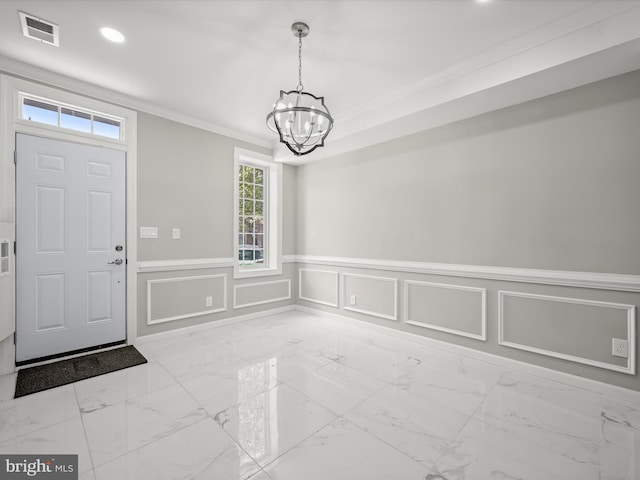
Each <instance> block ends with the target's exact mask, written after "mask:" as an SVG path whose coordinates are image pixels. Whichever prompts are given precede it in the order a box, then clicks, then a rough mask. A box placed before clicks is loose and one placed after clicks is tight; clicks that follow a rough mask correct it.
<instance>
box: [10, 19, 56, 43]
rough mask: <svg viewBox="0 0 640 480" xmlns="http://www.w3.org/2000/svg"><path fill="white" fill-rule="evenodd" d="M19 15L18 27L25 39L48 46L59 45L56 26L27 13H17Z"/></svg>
mask: <svg viewBox="0 0 640 480" xmlns="http://www.w3.org/2000/svg"><path fill="white" fill-rule="evenodd" d="M18 14H19V15H20V25H21V26H22V34H23V35H24V36H25V37H28V38H33V39H34V40H39V41H41V42H44V43H48V44H49V45H55V46H56V47H57V46H58V45H60V41H59V38H58V25H56V24H55V23H51V22H49V21H47V20H43V19H42V18H38V17H34V16H33V15H29V14H28V13H24V12H18Z"/></svg>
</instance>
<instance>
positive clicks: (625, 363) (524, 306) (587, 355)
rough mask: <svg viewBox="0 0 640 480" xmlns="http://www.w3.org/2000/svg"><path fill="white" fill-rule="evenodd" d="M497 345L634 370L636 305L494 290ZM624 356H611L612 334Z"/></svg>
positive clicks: (628, 371)
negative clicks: (620, 343) (626, 351)
mask: <svg viewBox="0 0 640 480" xmlns="http://www.w3.org/2000/svg"><path fill="white" fill-rule="evenodd" d="M498 295H499V314H498V315H499V343H500V345H504V346H508V347H512V348H517V349H520V350H526V351H529V352H535V353H539V354H542V355H548V356H551V357H556V358H560V359H563V360H570V361H573V362H578V363H583V364H586V365H591V366H595V367H600V368H604V369H608V370H613V371H617V372H623V373H628V374H631V375H634V374H635V365H636V361H635V354H636V353H635V352H636V334H635V321H636V307H635V305H625V304H618V303H611V302H601V301H594V300H586V299H580V298H564V297H555V296H549V295H538V294H530V293H522V292H509V291H500V292H499V294H498ZM613 338H618V339H622V340H627V341H628V342H629V358H620V357H616V356H614V355H612V339H613Z"/></svg>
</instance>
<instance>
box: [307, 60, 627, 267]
mask: <svg viewBox="0 0 640 480" xmlns="http://www.w3.org/2000/svg"><path fill="white" fill-rule="evenodd" d="M638 125H640V73H639V72H634V73H631V74H627V75H623V76H620V77H616V78H613V79H610V80H606V81H603V82H599V83H595V84H591V85H588V86H585V87H582V88H578V89H574V90H570V91H568V92H565V93H561V94H557V95H553V96H549V97H546V98H542V99H540V100H536V101H532V102H529V103H525V104H522V105H519V106H515V107H512V108H507V109H504V110H500V111H497V112H493V113H489V114H485V115H482V116H479V117H476V118H473V119H469V120H466V121H462V122H458V123H455V124H451V125H448V126H445V127H441V128H437V129H434V130H431V131H428V132H424V133H420V134H416V135H412V136H408V137H405V138H401V139H399V140H395V141H391V142H387V143H384V144H381V145H376V146H373V147H370V148H367V149H364V150H360V151H356V152H353V153H349V154H345V155H341V156H338V157H335V158H332V159H329V160H324V161H321V162H317V163H313V164H310V165H306V166H303V167H300V168H299V171H298V253H299V254H305V255H330V256H344V257H360V258H375V259H393V260H414V261H425V262H444V263H458V264H474V265H497V266H509V267H528V268H541V269H554V270H574V271H587V272H613V273H628V274H638V273H640V255H638V245H640V222H638V209H637V207H638V206H640V189H639V188H638V179H640V154H639V152H640V135H639V134H638Z"/></svg>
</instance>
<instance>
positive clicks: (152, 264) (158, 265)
mask: <svg viewBox="0 0 640 480" xmlns="http://www.w3.org/2000/svg"><path fill="white" fill-rule="evenodd" d="M225 267H229V268H230V267H233V257H219V258H185V259H182V260H146V261H142V262H138V271H139V272H141V273H146V272H171V271H178V270H201V269H206V268H225Z"/></svg>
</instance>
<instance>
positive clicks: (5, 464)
mask: <svg viewBox="0 0 640 480" xmlns="http://www.w3.org/2000/svg"><path fill="white" fill-rule="evenodd" d="M21 478H34V479H38V478H46V479H47V480H78V455H0V480H5V479H7V480H9V479H10V480H18V479H21Z"/></svg>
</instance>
